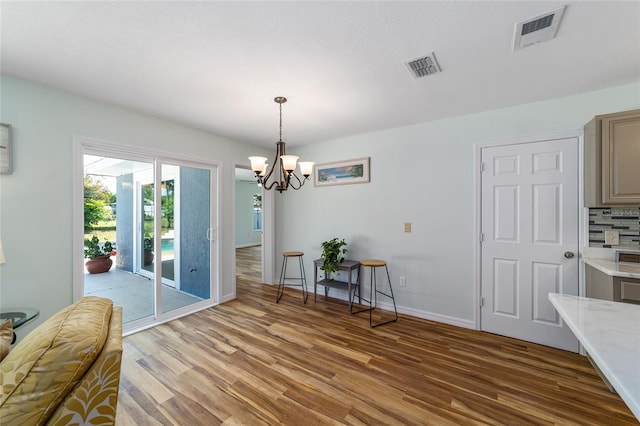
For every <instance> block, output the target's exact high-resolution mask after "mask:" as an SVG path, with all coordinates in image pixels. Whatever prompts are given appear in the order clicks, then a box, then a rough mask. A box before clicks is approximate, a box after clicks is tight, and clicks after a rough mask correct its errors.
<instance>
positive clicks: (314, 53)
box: [0, 1, 640, 147]
mask: <svg viewBox="0 0 640 426" xmlns="http://www.w3.org/2000/svg"><path fill="white" fill-rule="evenodd" d="M563 4H568V7H567V9H566V12H565V14H564V17H563V18H562V22H561V24H560V28H559V30H558V34H557V37H556V38H555V39H553V40H551V41H548V42H545V43H541V44H537V45H535V46H532V47H527V48H524V49H521V50H518V51H513V49H512V43H513V35H514V34H513V33H514V28H515V23H516V22H518V21H522V20H525V19H528V18H532V17H535V16H536V15H539V14H541V13H545V12H547V11H550V10H552V9H554V8H556V7H559V6H561V5H563ZM0 28H1V30H0V35H1V40H0V43H1V44H0V47H1V57H0V59H1V61H0V69H1V71H2V72H3V73H6V74H9V75H14V76H19V77H22V78H26V79H29V80H34V81H37V82H41V83H44V84H47V85H52V86H54V87H58V88H62V89H64V90H68V91H71V92H74V93H77V94H80V95H84V96H88V97H90V98H95V99H99V100H102V101H106V102H109V103H113V104H116V105H120V106H124V107H128V108H131V109H135V110H140V111H143V112H146V113H149V114H152V115H155V116H158V117H162V118H165V119H169V120H173V121H176V122H180V123H184V124H187V125H189V126H193V127H196V128H200V129H204V130H207V131H211V132H214V133H217V134H220V135H224V136H227V137H229V138H232V139H235V140H239V141H243V142H249V143H253V144H259V145H264V146H267V147H270V146H273V144H274V142H275V141H276V140H277V139H278V105H277V104H275V103H274V102H273V98H274V97H275V96H286V97H287V98H288V99H289V102H287V103H286V104H284V105H283V140H284V141H286V142H287V143H288V146H296V145H303V144H308V143H313V142H318V141H322V140H327V139H333V138H339V137H344V136H349V135H355V134H361V133H366V132H371V131H376V130H381V129H385V128H393V127H399V126H404V125H409V124H414V123H419V122H425V121H431V120H437V119H442V118H446V117H451V116H457V115H463V114H469V113H474V112H479V111H485V110H489V109H495V108H500V107H507V106H511V105H517V104H522V103H527V102H533V101H538V100H543V99H549V98H555V97H561V96H566V95H571V94H574V93H579V92H585V91H590V90H595V89H601V88H606V87H613V86H619V85H624V84H629V83H632V82H637V81H640V2H638V1H627V2H611V1H569V2H555V1H552V2H543V1H513V2H497V1H470V2H461V1H444V2H434V1H416V2H405V1H394V2H369V1H359V2H319V1H309V2H277V1H263V2H244V1H234V2H231V1H227V2H224V1H222V2H206V1H200V2H185V1H164V2H126V1H125V2H119V1H114V2H9V1H2V2H1V3H0ZM431 52H435V53H436V56H437V58H438V61H439V63H440V66H441V67H442V70H443V72H442V73H440V74H435V75H432V76H429V77H426V78H423V79H414V78H413V77H412V76H411V75H410V74H409V72H408V71H407V68H406V66H405V62H407V61H410V60H413V59H416V58H418V57H421V56H424V55H426V54H429V53H431ZM639 96H640V95H639Z"/></svg>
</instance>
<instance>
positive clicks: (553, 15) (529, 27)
mask: <svg viewBox="0 0 640 426" xmlns="http://www.w3.org/2000/svg"><path fill="white" fill-rule="evenodd" d="M566 7H567V6H562V7H559V8H557V9H554V10H552V11H550V12H547V13H544V14H542V15H538V16H535V17H533V18H531V19H527V20H526V21H522V22H518V23H516V31H515V34H514V38H513V50H518V49H522V48H523V47H527V46H531V45H533V44H536V43H541V42H543V41H547V40H551V39H552V38H554V37H555V36H556V32H557V31H558V25H560V19H561V18H562V14H563V13H564V10H565V9H566Z"/></svg>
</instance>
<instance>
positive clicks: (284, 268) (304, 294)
mask: <svg viewBox="0 0 640 426" xmlns="http://www.w3.org/2000/svg"><path fill="white" fill-rule="evenodd" d="M303 256H304V253H303V252H301V251H285V252H284V253H282V269H281V270H280V283H279V284H278V294H277V295H276V303H278V302H280V299H281V298H282V296H283V295H284V280H299V281H300V284H293V285H296V286H300V287H302V300H303V301H304V303H307V296H308V294H307V276H306V274H305V271H304V262H303V261H302V257H303ZM290 257H297V258H298V262H299V263H300V276H299V277H287V261H288V260H289V258H290Z"/></svg>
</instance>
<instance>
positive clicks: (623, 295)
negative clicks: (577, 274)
mask: <svg viewBox="0 0 640 426" xmlns="http://www.w3.org/2000/svg"><path fill="white" fill-rule="evenodd" d="M585 278H586V280H585V281H586V286H587V293H586V296H587V297H590V298H592V299H603V300H611V301H614V302H626V303H635V304H640V279H635V278H628V277H619V276H611V275H608V274H605V273H604V272H602V271H600V270H598V269H596V268H594V267H593V266H590V265H586V277H585Z"/></svg>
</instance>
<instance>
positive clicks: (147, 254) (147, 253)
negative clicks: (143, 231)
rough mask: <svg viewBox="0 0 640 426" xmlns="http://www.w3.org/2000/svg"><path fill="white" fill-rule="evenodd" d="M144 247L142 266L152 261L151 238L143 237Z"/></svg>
mask: <svg viewBox="0 0 640 426" xmlns="http://www.w3.org/2000/svg"><path fill="white" fill-rule="evenodd" d="M143 248H144V266H149V265H151V264H152V263H153V238H151V237H145V238H144V242H143Z"/></svg>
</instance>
